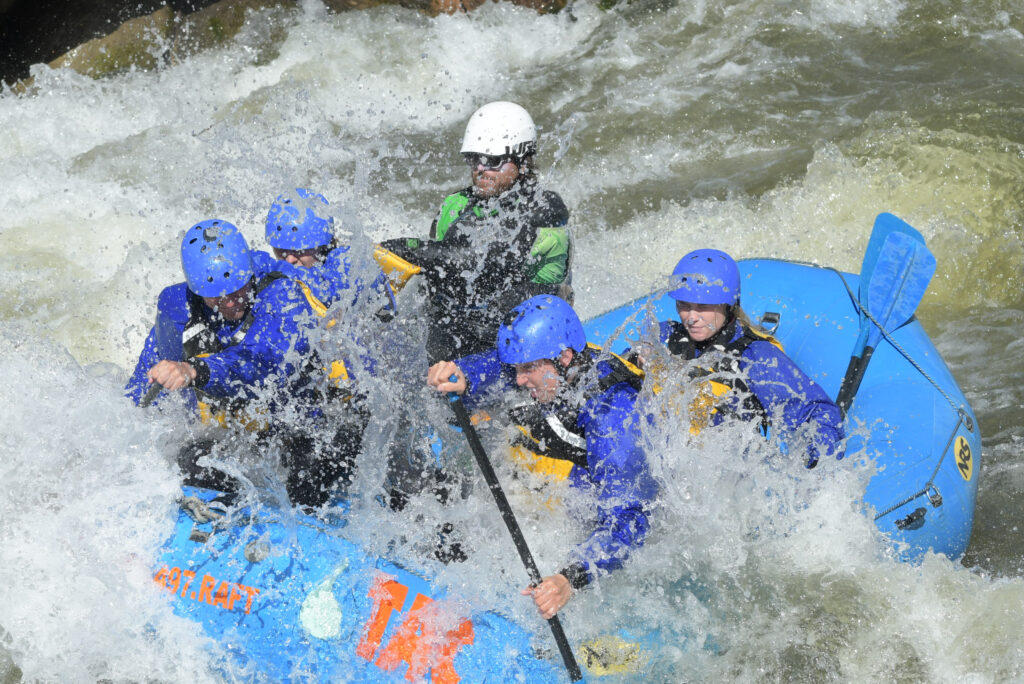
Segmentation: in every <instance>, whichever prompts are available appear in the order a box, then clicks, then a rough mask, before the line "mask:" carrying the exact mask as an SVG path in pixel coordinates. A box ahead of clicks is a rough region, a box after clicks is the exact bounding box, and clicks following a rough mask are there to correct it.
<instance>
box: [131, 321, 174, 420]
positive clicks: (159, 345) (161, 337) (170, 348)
mask: <svg viewBox="0 0 1024 684" xmlns="http://www.w3.org/2000/svg"><path fill="white" fill-rule="evenodd" d="M153 335H154V338H155V341H156V353H157V358H159V359H168V360H170V361H181V360H182V357H183V356H185V351H184V344H183V343H182V340H181V329H179V328H178V326H177V324H175V322H174V321H173V320H172V319H171V318H170V317H169V316H167V315H166V314H165V313H163V312H162V311H157V314H156V322H155V323H154V324H153ZM163 389H164V387H163V385H161V384H160V383H159V382H154V383H153V384H152V385H150V387H149V389H148V390H146V394H145V396H143V397H142V400H141V401H139V407H140V408H146V407H147V406H149V405H150V404H152V403H153V400H154V399H156V397H157V395H158V394H160V392H161V391H163Z"/></svg>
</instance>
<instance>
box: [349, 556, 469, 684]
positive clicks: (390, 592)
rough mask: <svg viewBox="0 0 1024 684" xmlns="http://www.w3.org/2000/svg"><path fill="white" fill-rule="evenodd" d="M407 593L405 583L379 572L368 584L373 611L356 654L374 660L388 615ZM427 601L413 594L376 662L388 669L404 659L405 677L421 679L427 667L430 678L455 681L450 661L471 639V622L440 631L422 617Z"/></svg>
mask: <svg viewBox="0 0 1024 684" xmlns="http://www.w3.org/2000/svg"><path fill="white" fill-rule="evenodd" d="M408 594H409V588H408V587H407V586H405V585H404V584H400V583H399V582H396V581H395V580H394V579H391V578H390V577H388V576H379V577H378V578H377V580H376V581H375V582H374V583H373V584H372V585H371V586H370V591H369V597H370V598H371V599H373V613H372V614H371V615H370V619H369V620H368V621H367V623H366V625H365V626H364V627H363V638H362V639H360V641H359V645H358V646H357V647H356V653H357V654H358V655H359V656H361V657H363V658H365V659H366V660H371V661H372V660H373V656H374V655H375V654H376V652H377V648H378V647H379V646H380V642H381V638H382V637H383V636H384V632H385V631H386V630H387V626H388V622H389V621H390V620H391V615H392V614H393V613H395V612H400V611H401V609H402V605H403V604H404V603H405V598H406V596H408ZM430 603H431V600H430V598H428V597H426V596H424V595H423V594H416V598H415V600H413V602H412V607H411V608H410V609H409V614H408V615H407V616H406V618H405V620H403V621H402V624H401V625H399V627H398V629H396V630H395V633H394V635H392V637H391V639H390V640H389V641H388V643H387V645H386V646H385V647H384V650H383V651H381V653H380V656H378V658H377V660H376V662H375V665H377V667H379V668H381V669H384V670H389V671H390V670H394V669H395V668H397V667H398V665H399V663H402V662H405V663H407V664H408V665H409V669H408V671H407V672H406V673H405V678H406V679H407V680H408V681H422V680H423V679H424V678H425V677H426V676H427V671H428V670H429V672H430V681H431V682H435V683H436V684H456V682H458V681H459V679H460V678H459V675H458V673H457V672H456V671H455V666H454V664H453V661H454V660H455V655H456V654H457V653H458V651H459V648H461V647H462V645H463V644H471V643H473V638H474V634H473V623H472V622H471V621H470V620H464V621H463V622H462V623H461V624H460V625H459V626H458V627H457V628H456V629H453V630H451V631H447V632H444V633H443V634H440V633H438V631H437V630H436V628H434V627H432V626H431V624H430V623H431V621H430V620H424V619H423V608H424V606H427V605H428V604H430Z"/></svg>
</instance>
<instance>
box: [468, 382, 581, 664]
mask: <svg viewBox="0 0 1024 684" xmlns="http://www.w3.org/2000/svg"><path fill="white" fill-rule="evenodd" d="M455 380H456V378H455V377H454V376H453V377H452V382H455ZM448 399H449V402H450V403H451V405H452V411H454V412H455V418H456V419H457V420H458V421H459V427H461V428H462V433H463V434H464V435H466V441H467V442H469V448H470V450H472V452H473V456H474V457H476V463H477V465H478V466H480V472H482V473H483V474H484V479H485V480H486V481H487V486H488V488H490V490H491V494H493V495H494V501H495V503H497V504H498V510H499V511H501V518H502V520H504V521H505V526H506V527H508V531H509V534H511V535H512V541H513V542H514V543H515V545H516V551H518V552H519V558H520V559H522V561H523V565H524V566H525V567H526V572H527V573H528V574H529V575H530V581H531V582H533V583H534V584H539V583H540V582H541V575H540V570H538V569H537V563H536V562H535V561H534V560H533V554H531V553H530V549H529V547H528V546H527V545H526V538H525V537H523V531H522V529H521V528H520V527H519V522H518V521H516V516H515V513H513V512H512V507H511V506H510V505H509V503H508V499H506V498H505V491H504V490H503V489H502V488H501V483H500V482H498V476H497V475H496V474H495V473H494V468H493V467H491V461H490V460H489V459H488V458H487V452H485V451H484V445H483V444H482V443H481V442H480V437H479V435H477V433H476V428H474V427H473V422H472V421H471V420H470V418H469V412H468V411H467V410H466V406H465V405H464V404H463V403H462V399H461V398H460V397H459V395H457V394H455V393H454V392H452V393H449V395H448ZM548 625H549V626H550V627H551V633H552V634H553V635H554V637H555V643H556V644H558V651H559V653H561V654H562V661H563V662H564V663H565V669H566V670H568V671H569V677H570V679H572V681H574V682H578V681H579V680H581V679H583V672H582V671H580V666H579V664H578V663H577V662H576V656H575V655H573V652H572V647H570V646H569V640H568V639H566V637H565V631H564V630H563V629H562V623H561V622H560V621H559V619H558V616H557V615H553V616H552V617H551V619H550V620H548Z"/></svg>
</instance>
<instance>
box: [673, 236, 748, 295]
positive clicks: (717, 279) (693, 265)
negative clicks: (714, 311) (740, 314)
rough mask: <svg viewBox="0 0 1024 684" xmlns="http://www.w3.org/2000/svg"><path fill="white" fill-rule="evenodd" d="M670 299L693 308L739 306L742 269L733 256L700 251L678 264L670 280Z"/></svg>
mask: <svg viewBox="0 0 1024 684" xmlns="http://www.w3.org/2000/svg"><path fill="white" fill-rule="evenodd" d="M669 287H672V288H675V289H673V290H672V291H671V292H669V293H668V294H669V296H671V297H672V298H673V299H676V300H678V301H680V302H691V303H693V304H727V305H729V306H735V305H737V304H739V303H740V269H739V267H738V266H737V265H736V262H735V261H734V260H733V258H732V257H731V256H729V255H728V254H726V253H725V252H721V251H719V250H717V249H698V250H695V251H693V252H690V253H689V254H687V255H686V256H684V257H683V258H682V259H680V260H679V263H678V264H676V267H675V270H673V271H672V277H671V278H669Z"/></svg>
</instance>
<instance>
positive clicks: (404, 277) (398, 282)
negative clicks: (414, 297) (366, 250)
mask: <svg viewBox="0 0 1024 684" xmlns="http://www.w3.org/2000/svg"><path fill="white" fill-rule="evenodd" d="M373 258H374V259H376V260H377V263H378V264H380V270H382V271H384V275H386V276H387V277H388V281H389V282H390V283H391V290H392V292H394V293H395V294H398V293H399V292H401V290H402V288H403V287H405V284H406V283H407V282H409V278H412V277H413V276H414V275H416V274H417V273H419V272H421V271H422V270H423V269H421V268H420V267H419V266H417V265H416V264H410V263H409V262H408V261H406V260H405V259H403V258H402V257H400V256H398V255H397V254H395V253H394V252H392V251H390V250H387V249H384V248H383V247H381V246H379V245H378V246H377V247H374V249H373Z"/></svg>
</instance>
